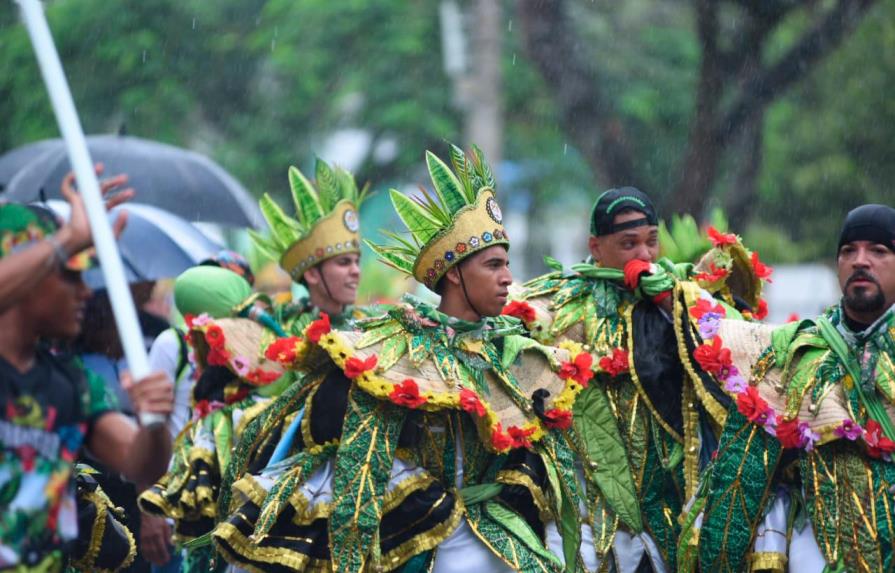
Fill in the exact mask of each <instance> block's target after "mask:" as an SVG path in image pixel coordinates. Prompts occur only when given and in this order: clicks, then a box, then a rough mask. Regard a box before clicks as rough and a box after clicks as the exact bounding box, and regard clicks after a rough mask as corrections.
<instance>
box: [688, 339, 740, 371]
mask: <svg viewBox="0 0 895 573" xmlns="http://www.w3.org/2000/svg"><path fill="white" fill-rule="evenodd" d="M693 358H695V359H696V362H698V363H699V365H700V366H701V367H702V369H703V370H705V371H706V372H708V373H710V374H714V375H716V376H717V375H719V374H721V373H722V372H725V371H729V370H730V367H731V366H733V360H732V359H731V357H730V349H729V348H724V347H723V345H722V341H721V337H720V336H716V337H714V338H713V339H712V342H711V344H702V345H700V346H699V347H698V348H697V349H696V351H695V352H693Z"/></svg>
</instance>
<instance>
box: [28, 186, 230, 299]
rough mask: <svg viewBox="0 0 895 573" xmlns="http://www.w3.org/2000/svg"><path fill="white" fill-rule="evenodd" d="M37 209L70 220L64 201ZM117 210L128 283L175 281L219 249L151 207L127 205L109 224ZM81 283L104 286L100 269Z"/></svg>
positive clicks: (187, 224)
mask: <svg viewBox="0 0 895 573" xmlns="http://www.w3.org/2000/svg"><path fill="white" fill-rule="evenodd" d="M40 205H42V206H46V207H48V208H50V209H52V210H53V211H54V212H56V213H57V214H58V215H59V216H61V217H62V218H64V219H67V218H68V216H69V212H70V208H69V205H68V203H66V202H65V201H58V200H51V201H47V202H46V203H40ZM118 209H125V210H126V211H127V213H128V219H127V227H126V228H125V229H124V232H123V233H122V234H121V238H120V239H119V240H118V250H119V251H120V252H121V259H122V262H123V263H124V272H125V275H126V277H127V280H128V282H131V283H138V282H143V281H152V280H158V279H164V278H171V277H176V276H177V275H179V274H180V273H182V272H183V271H185V270H187V269H188V268H190V267H192V266H195V265H197V264H198V263H200V262H201V261H203V260H204V259H207V258H209V257H211V256H213V255H215V254H216V253H217V252H218V251H219V250H220V249H221V247H220V245H218V244H217V243H215V242H214V241H212V240H211V239H209V238H208V237H206V236H205V235H204V234H203V233H202V231H200V230H199V229H197V228H196V227H195V226H193V225H192V224H191V223H190V222H189V221H186V220H184V219H182V218H180V217H178V216H177V215H173V214H171V213H168V212H166V211H162V210H161V209H158V208H156V207H152V206H150V205H141V204H139V203H128V204H127V205H125V206H122V207H118V208H116V209H112V210H111V211H110V212H109V218H110V220H111V221H114V219H115V217H116V215H117V211H118ZM84 281H85V282H86V283H87V284H88V285H89V286H90V287H91V288H102V287H103V286H104V284H103V276H102V273H101V272H100V270H99V269H90V270H88V271H86V272H85V273H84Z"/></svg>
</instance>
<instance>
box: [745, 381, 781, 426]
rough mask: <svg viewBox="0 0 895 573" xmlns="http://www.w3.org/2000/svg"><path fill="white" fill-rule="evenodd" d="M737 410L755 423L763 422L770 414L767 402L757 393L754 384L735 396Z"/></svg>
mask: <svg viewBox="0 0 895 573" xmlns="http://www.w3.org/2000/svg"><path fill="white" fill-rule="evenodd" d="M737 410H739V411H740V414H742V415H744V416H746V418H748V419H749V421H750V422H755V423H756V424H764V423H765V422H766V421H767V420H768V418H769V417H770V415H771V414H772V412H771V409H770V407H769V406H768V403H767V402H765V400H764V398H762V397H761V396H760V395H759V393H758V389H757V388H756V387H755V386H749V387H748V388H746V391H745V392H743V393H741V394H739V395H738V396H737Z"/></svg>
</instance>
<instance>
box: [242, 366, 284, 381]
mask: <svg viewBox="0 0 895 573" xmlns="http://www.w3.org/2000/svg"><path fill="white" fill-rule="evenodd" d="M280 376H281V375H280V374H278V373H277V372H271V371H269V370H262V369H261V368H254V369H252V370H250V371H249V373H248V374H246V380H248V381H249V382H251V383H253V384H270V383H271V382H273V381H274V380H277V379H278V378H279V377H280Z"/></svg>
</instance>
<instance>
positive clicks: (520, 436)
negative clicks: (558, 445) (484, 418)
mask: <svg viewBox="0 0 895 573" xmlns="http://www.w3.org/2000/svg"><path fill="white" fill-rule="evenodd" d="M507 433H509V434H510V438H512V440H513V447H514V448H530V447H531V440H529V439H528V438H530V437H531V435H532V434H534V433H535V428H528V429H526V430H523V429H522V428H520V427H518V426H510V427H509V428H507Z"/></svg>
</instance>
